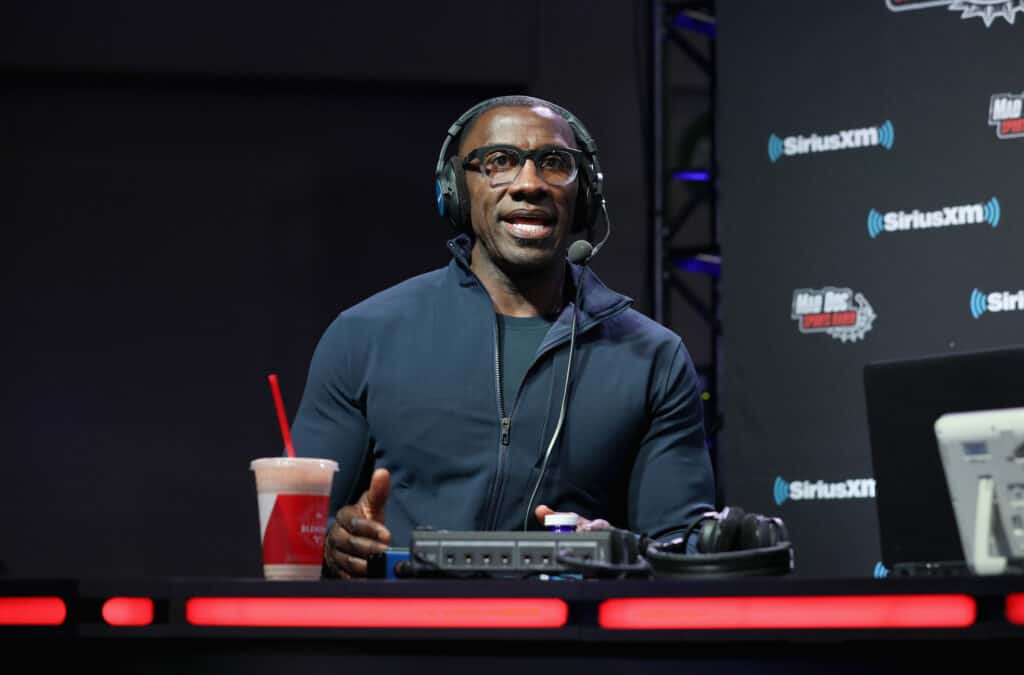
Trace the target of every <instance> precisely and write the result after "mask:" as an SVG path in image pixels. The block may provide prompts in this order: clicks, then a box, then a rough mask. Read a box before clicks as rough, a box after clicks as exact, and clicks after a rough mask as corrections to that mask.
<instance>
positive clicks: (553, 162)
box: [481, 148, 576, 186]
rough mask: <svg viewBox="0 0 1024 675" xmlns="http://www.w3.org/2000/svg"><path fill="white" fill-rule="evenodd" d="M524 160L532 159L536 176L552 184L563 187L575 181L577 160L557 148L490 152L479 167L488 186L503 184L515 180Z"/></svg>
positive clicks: (506, 149) (508, 149) (504, 149)
mask: <svg viewBox="0 0 1024 675" xmlns="http://www.w3.org/2000/svg"><path fill="white" fill-rule="evenodd" d="M527 159H532V160H533V162H534V164H535V165H536V167H537V168H536V171H537V173H538V174H540V177H541V178H542V179H544V181H545V182H547V183H549V184H551V185H566V184H568V183H571V182H572V180H573V179H574V178H576V158H575V157H573V156H572V153H569V152H566V151H564V150H559V149H558V148H548V149H544V150H539V151H534V152H529V153H527V152H515V151H514V150H512V149H511V148H503V149H495V150H491V151H490V152H488V153H487V154H486V155H484V156H483V159H482V161H481V168H482V169H483V173H484V175H485V176H487V177H488V179H490V181H491V185H495V186H496V185H504V184H506V183H511V182H512V181H514V180H515V179H516V177H517V176H518V175H519V172H520V170H522V167H523V165H524V164H525V163H526V160H527Z"/></svg>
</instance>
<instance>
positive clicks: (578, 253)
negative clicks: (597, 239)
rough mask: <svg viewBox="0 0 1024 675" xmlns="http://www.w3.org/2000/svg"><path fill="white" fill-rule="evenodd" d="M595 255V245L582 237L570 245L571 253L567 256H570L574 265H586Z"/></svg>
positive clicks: (570, 260)
mask: <svg viewBox="0 0 1024 675" xmlns="http://www.w3.org/2000/svg"><path fill="white" fill-rule="evenodd" d="M592 255H594V247H593V245H592V244H591V243H590V242H589V241H587V240H586V239H580V240H579V241H574V242H573V243H572V245H571V246H570V247H569V253H568V255H567V256H566V257H568V258H569V262H571V263H573V264H574V265H586V264H587V263H588V262H590V256H592Z"/></svg>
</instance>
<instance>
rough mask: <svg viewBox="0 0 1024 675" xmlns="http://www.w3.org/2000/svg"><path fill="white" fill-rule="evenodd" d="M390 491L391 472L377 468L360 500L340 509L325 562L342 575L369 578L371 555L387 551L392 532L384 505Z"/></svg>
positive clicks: (326, 551) (334, 523) (329, 540)
mask: <svg viewBox="0 0 1024 675" xmlns="http://www.w3.org/2000/svg"><path fill="white" fill-rule="evenodd" d="M389 494H391V474H390V473H389V472H388V470H387V469H377V470H376V471H374V472H373V476H372V477H371V478H370V487H369V489H368V490H367V491H366V492H364V493H363V494H362V496H361V497H360V498H359V500H358V501H356V503H355V504H349V505H348V506H343V507H341V508H340V509H338V513H337V514H336V515H335V517H334V522H333V523H331V527H330V529H328V530H327V539H326V540H325V541H324V562H325V563H326V564H327V567H328V568H330V569H331V570H332V571H333V572H334V573H335V574H337V575H338V576H339V577H341V578H343V579H351V578H352V577H365V576H366V561H367V559H368V558H369V557H370V555H372V554H374V553H383V552H384V551H385V550H387V545H388V543H389V542H390V541H391V531H390V530H388V528H386V527H385V526H384V507H385V506H386V505H387V501H388V495H389Z"/></svg>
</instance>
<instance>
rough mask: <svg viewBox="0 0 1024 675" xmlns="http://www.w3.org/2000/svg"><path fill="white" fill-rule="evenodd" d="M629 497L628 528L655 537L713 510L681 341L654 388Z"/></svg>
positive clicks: (693, 380) (692, 375)
mask: <svg viewBox="0 0 1024 675" xmlns="http://www.w3.org/2000/svg"><path fill="white" fill-rule="evenodd" d="M628 499H629V501H628V509H629V510H628V516H629V528H630V529H631V530H632V531H634V532H645V533H647V534H649V535H651V536H654V537H657V538H659V539H668V538H671V537H674V536H678V535H680V534H682V533H683V532H685V530H686V528H687V527H688V526H689V525H690V524H691V523H692V522H693V521H695V520H696V519H697V518H698V517H700V516H701V515H702V514H703V513H705V512H707V511H711V510H713V508H714V501H715V482H714V476H713V474H712V470H711V459H710V457H709V455H708V450H707V448H706V447H705V444H704V416H703V406H702V404H701V399H700V391H699V387H698V383H697V374H696V371H695V370H694V367H693V362H692V361H691V359H690V355H689V353H688V352H687V350H686V347H685V346H684V345H683V343H682V341H681V340H680V341H679V342H678V343H677V345H676V348H675V352H674V354H673V355H672V357H671V362H670V363H669V365H668V367H667V368H664V377H663V379H662V380H661V382H660V384H658V385H657V386H656V387H655V391H654V395H653V397H652V401H651V406H650V425H649V427H648V429H647V433H646V434H644V437H643V440H642V441H641V444H640V447H639V450H638V452H637V456H636V460H635V463H634V466H633V471H632V475H631V478H630V484H629V497H628ZM692 548H693V547H692V546H691V550H692Z"/></svg>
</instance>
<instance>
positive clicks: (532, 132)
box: [459, 106, 579, 274]
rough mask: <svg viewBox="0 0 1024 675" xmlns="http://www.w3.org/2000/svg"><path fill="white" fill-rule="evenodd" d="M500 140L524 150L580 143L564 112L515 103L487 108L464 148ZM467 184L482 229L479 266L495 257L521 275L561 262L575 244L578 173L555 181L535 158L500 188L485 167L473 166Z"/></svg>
mask: <svg viewBox="0 0 1024 675" xmlns="http://www.w3.org/2000/svg"><path fill="white" fill-rule="evenodd" d="M499 144H500V145H513V146H516V147H517V148H521V149H523V150H533V149H536V148H539V147H544V146H552V145H554V146H560V147H566V148H576V142H575V137H574V136H573V133H572V129H571V128H570V127H569V124H568V123H567V122H566V121H565V120H564V119H562V118H561V117H560V116H559V115H558V114H556V113H554V112H552V111H551V110H549V109H548V108H544V107H535V108H529V107H525V106H514V107H499V108H492V109H490V110H487V111H485V112H484V113H482V114H481V115H480V117H479V118H477V121H476V124H475V125H473V126H472V128H470V130H469V132H468V133H467V134H466V135H465V137H464V138H463V139H462V142H461V143H460V148H459V151H460V155H461V156H462V157H465V156H466V155H467V154H468V153H469V152H471V151H473V150H474V149H476V148H480V147H482V146H486V145H499ZM466 186H467V189H468V190H469V199H470V214H471V219H472V224H473V232H474V233H475V234H476V242H475V244H474V246H473V267H474V269H479V266H480V265H481V264H486V263H488V262H489V263H492V264H494V265H496V266H497V267H499V268H501V269H502V270H503V271H505V272H506V273H509V274H515V273H517V272H518V273H521V272H528V271H530V270H537V271H539V270H540V269H543V268H549V267H551V266H552V265H555V264H561V262H562V259H563V258H564V257H565V250H566V247H567V246H568V244H569V230H570V228H571V226H572V222H573V210H574V206H575V204H576V192H577V189H578V186H579V177H578V176H577V178H576V179H575V180H573V181H572V182H571V183H569V184H568V185H551V184H549V183H547V182H545V181H544V179H543V178H541V176H540V174H539V172H538V170H537V167H536V166H535V165H534V163H533V161H526V162H525V163H524V165H523V167H522V169H521V170H520V171H519V175H518V176H516V178H515V180H513V181H512V182H511V183H508V184H506V185H500V186H498V187H492V186H491V183H490V180H489V179H488V178H487V176H485V175H483V174H482V173H480V172H479V171H474V170H473V169H467V170H466ZM482 258H483V259H482Z"/></svg>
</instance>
